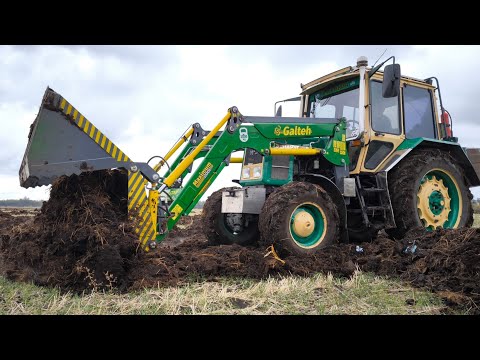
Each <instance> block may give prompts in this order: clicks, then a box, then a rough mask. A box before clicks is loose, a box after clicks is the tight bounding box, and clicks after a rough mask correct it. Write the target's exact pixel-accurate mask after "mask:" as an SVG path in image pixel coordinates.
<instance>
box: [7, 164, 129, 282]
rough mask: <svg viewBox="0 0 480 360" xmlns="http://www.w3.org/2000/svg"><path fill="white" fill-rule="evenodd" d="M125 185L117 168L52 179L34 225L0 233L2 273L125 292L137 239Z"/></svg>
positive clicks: (16, 277) (31, 279)
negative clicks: (112, 288) (129, 212)
mask: <svg viewBox="0 0 480 360" xmlns="http://www.w3.org/2000/svg"><path fill="white" fill-rule="evenodd" d="M127 182H128V180H127V174H126V172H125V171H121V170H113V171H97V172H92V173H83V174H81V175H79V176H77V175H72V176H70V177H61V178H59V179H57V181H56V182H55V183H54V184H52V189H51V193H50V199H49V200H48V201H46V202H44V203H43V206H42V208H41V210H40V212H39V213H38V214H37V215H36V216H35V218H34V220H33V222H32V223H31V224H25V225H24V226H21V227H20V226H17V227H13V228H11V231H10V233H8V234H4V235H2V243H1V244H0V245H1V247H0V250H1V253H2V255H1V256H2V260H3V264H2V268H1V269H0V271H1V273H3V274H4V275H5V276H6V277H7V278H9V279H12V280H23V281H33V282H34V283H35V284H38V285H49V286H59V287H60V288H62V289H64V290H72V291H82V290H86V289H92V288H95V289H104V288H108V287H118V288H125V287H126V286H127V283H126V282H125V275H126V273H127V272H128V270H129V267H130V261H131V260H132V259H133V257H134V256H135V254H136V241H137V240H136V236H135V235H134V234H133V229H132V226H131V225H130V224H129V222H128V218H127Z"/></svg>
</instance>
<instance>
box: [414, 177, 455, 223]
mask: <svg viewBox="0 0 480 360" xmlns="http://www.w3.org/2000/svg"><path fill="white" fill-rule="evenodd" d="M452 196H453V198H452ZM417 209H418V215H419V217H420V220H421V221H422V223H423V225H424V226H425V227H426V228H427V230H434V229H437V228H452V227H453V228H455V227H457V226H458V223H459V221H460V217H461V196H460V194H459V188H458V185H457V183H456V181H455V179H454V178H453V177H452V176H451V175H450V174H449V173H447V172H445V171H444V170H440V169H433V170H432V171H430V172H429V173H428V174H427V175H425V176H424V178H423V179H422V182H421V184H420V187H419V189H418V193H417Z"/></svg>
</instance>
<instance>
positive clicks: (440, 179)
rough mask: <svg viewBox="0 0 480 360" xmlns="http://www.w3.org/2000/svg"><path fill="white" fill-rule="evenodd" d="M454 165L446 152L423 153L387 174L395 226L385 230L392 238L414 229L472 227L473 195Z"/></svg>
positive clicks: (416, 154)
mask: <svg viewBox="0 0 480 360" xmlns="http://www.w3.org/2000/svg"><path fill="white" fill-rule="evenodd" d="M457 164H458V162H457V161H456V160H455V159H454V158H453V157H452V156H451V155H449V154H448V153H447V152H444V151H441V150H439V149H423V150H418V151H416V153H414V154H411V155H409V156H407V158H406V159H404V160H403V161H402V162H401V163H400V164H399V165H398V167H397V168H395V169H393V170H392V172H391V173H389V174H388V183H389V186H388V187H389V191H390V197H391V202H392V207H393V213H394V215H395V223H396V225H397V227H396V228H394V229H388V230H386V232H387V233H388V234H389V235H390V236H391V237H393V238H395V239H401V238H403V237H404V236H405V234H406V232H407V231H408V230H410V229H412V228H414V227H425V228H426V229H427V230H433V229H435V228H439V227H443V228H461V227H470V226H472V224H473V209H472V203H471V200H472V193H471V192H470V189H469V188H468V185H467V180H466V178H465V175H464V172H463V170H462V169H461V167H460V166H459V165H457Z"/></svg>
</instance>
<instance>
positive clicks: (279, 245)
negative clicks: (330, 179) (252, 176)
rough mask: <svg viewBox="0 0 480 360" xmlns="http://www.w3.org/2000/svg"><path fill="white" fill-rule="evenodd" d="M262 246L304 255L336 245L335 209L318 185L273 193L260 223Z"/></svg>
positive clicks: (284, 188)
mask: <svg viewBox="0 0 480 360" xmlns="http://www.w3.org/2000/svg"><path fill="white" fill-rule="evenodd" d="M259 228H260V236H261V237H260V238H261V242H262V245H265V246H270V245H274V247H275V250H277V251H278V252H280V253H281V254H282V253H283V254H294V255H307V254H313V253H316V252H318V251H319V250H321V249H323V248H325V247H326V246H328V245H331V244H333V243H335V242H337V241H338V238H339V234H340V227H339V216H338V211H337V207H336V206H335V204H334V203H333V201H332V199H331V198H330V196H329V195H328V194H327V192H326V191H325V190H324V189H323V188H322V187H321V186H319V185H315V184H312V183H307V182H299V181H293V182H291V183H289V184H287V185H284V186H282V187H280V188H278V189H277V190H275V192H273V193H272V194H271V195H270V196H269V197H268V198H267V200H266V201H265V204H264V205H263V209H262V213H261V214H260V219H259Z"/></svg>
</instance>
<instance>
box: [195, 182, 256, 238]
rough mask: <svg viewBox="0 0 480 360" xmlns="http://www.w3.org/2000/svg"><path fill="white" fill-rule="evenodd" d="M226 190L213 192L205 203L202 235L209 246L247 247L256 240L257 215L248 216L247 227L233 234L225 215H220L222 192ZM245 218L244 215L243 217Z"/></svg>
mask: <svg viewBox="0 0 480 360" xmlns="http://www.w3.org/2000/svg"><path fill="white" fill-rule="evenodd" d="M226 189H227V188H223V189H220V190H217V191H215V192H214V193H212V195H210V197H209V198H208V199H207V201H205V204H204V206H203V211H202V224H203V229H202V230H203V233H204V235H205V237H206V238H207V241H208V244H209V245H222V244H223V245H231V244H238V245H242V246H243V245H249V244H253V243H254V242H255V241H257V240H258V237H259V231H258V215H250V214H247V215H246V216H248V225H247V226H246V227H244V230H243V231H242V232H239V233H235V232H234V231H233V230H232V229H231V228H230V227H229V225H228V223H227V220H226V217H227V214H222V192H223V191H225V190H226ZM244 216H245V215H244Z"/></svg>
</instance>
